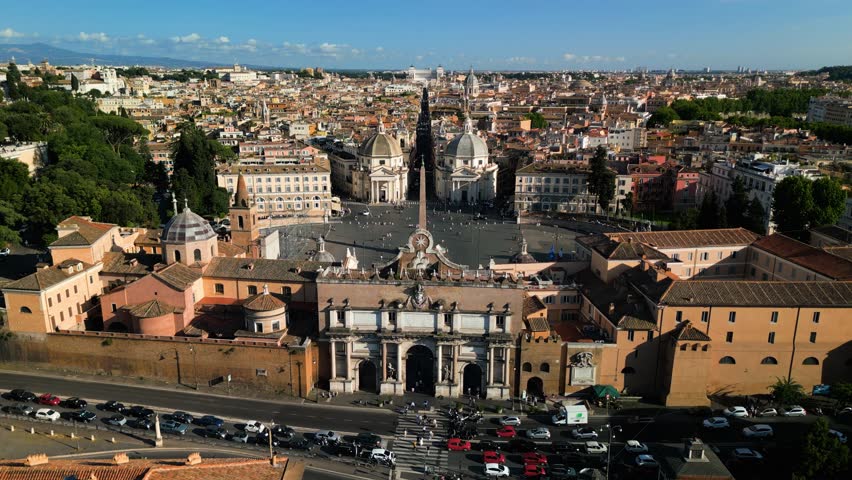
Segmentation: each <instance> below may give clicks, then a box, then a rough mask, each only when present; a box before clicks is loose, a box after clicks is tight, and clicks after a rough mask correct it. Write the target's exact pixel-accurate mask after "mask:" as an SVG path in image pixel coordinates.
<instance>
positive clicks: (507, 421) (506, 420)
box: [499, 417, 521, 427]
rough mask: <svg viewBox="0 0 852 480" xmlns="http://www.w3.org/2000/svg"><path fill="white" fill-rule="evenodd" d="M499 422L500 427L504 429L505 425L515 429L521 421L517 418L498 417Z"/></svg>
mask: <svg viewBox="0 0 852 480" xmlns="http://www.w3.org/2000/svg"><path fill="white" fill-rule="evenodd" d="M499 422H500V425H503V426H504V427H505V426H506V425H511V426H513V427H517V426H520V425H521V419H520V418H518V417H500V420H499Z"/></svg>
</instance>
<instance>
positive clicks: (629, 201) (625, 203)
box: [619, 192, 633, 216]
mask: <svg viewBox="0 0 852 480" xmlns="http://www.w3.org/2000/svg"><path fill="white" fill-rule="evenodd" d="M619 203H620V205H621V209H622V210H623V211H624V212H626V213H627V215H628V216H629V215H632V214H633V192H627V194H626V195H624V198H622V199H621V201H620V202H619Z"/></svg>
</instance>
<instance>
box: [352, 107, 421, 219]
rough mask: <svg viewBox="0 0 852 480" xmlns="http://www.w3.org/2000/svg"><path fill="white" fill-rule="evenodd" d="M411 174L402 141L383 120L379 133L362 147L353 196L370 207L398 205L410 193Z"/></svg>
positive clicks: (354, 178) (358, 158)
mask: <svg viewBox="0 0 852 480" xmlns="http://www.w3.org/2000/svg"><path fill="white" fill-rule="evenodd" d="M407 174H408V170H407V169H406V165H405V160H404V157H403V155H402V149H401V148H400V144H399V140H398V139H397V138H396V137H394V136H393V135H391V134H389V133H387V132H386V131H385V126H384V124H383V123H382V121H381V119H379V125H378V127H377V129H376V133H374V134H373V135H371V136H370V137H369V138H367V139H366V140H364V142H363V143H361V145H360V146H359V147H358V156H357V163H356V164H355V166H354V170H353V172H352V196H353V197H355V198H357V199H359V200H361V201H365V202H368V203H374V204H375V203H396V202H399V201H402V200H405V197H406V195H407V193H408V178H407Z"/></svg>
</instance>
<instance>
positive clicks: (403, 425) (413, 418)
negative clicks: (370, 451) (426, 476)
mask: <svg viewBox="0 0 852 480" xmlns="http://www.w3.org/2000/svg"><path fill="white" fill-rule="evenodd" d="M417 415H418V414H417V413H408V414H405V415H400V416H399V422H398V423H397V426H396V432H395V435H394V440H393V444H392V445H391V446H390V448H389V449H390V450H392V451H393V452H394V453H395V454H396V459H397V461H396V467H397V470H399V471H400V472H401V474H402V476H403V477H404V478H420V476H421V475H422V474H423V468H424V466H426V465H428V466H429V468H430V470H433V469H435V468H436V467H437V468H441V469H444V468H446V467H447V419H446V418H444V417H443V416H442V415H440V414H438V413H436V412H434V411H433V412H430V413H427V416H428V417H429V421H430V422H431V419H433V418H434V419H436V420H437V421H438V427H437V428H430V430H432V433H433V436H432V439H431V440H429V437H428V435H427V436H425V437H424V440H423V445H422V446H418V447H415V446H414V444H415V442H416V441H417V435H418V434H420V435H423V427H422V426H420V425H418V424H417ZM412 473H416V474H417V475H416V476H412V475H411V474H412Z"/></svg>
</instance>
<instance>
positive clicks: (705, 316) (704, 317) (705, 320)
mask: <svg viewBox="0 0 852 480" xmlns="http://www.w3.org/2000/svg"><path fill="white" fill-rule="evenodd" d="M709 321H710V312H701V323H708V322H709Z"/></svg>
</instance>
